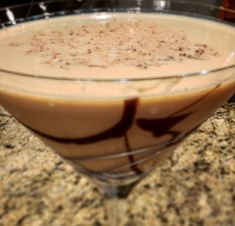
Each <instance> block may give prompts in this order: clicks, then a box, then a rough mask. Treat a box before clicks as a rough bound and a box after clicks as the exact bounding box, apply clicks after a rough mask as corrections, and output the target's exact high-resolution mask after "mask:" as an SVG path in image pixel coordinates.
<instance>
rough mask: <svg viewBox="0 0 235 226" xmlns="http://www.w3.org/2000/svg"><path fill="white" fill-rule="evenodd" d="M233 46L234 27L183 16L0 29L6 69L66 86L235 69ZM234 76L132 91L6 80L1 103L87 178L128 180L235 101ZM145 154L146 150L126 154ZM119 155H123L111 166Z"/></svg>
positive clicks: (114, 17)
mask: <svg viewBox="0 0 235 226" xmlns="http://www.w3.org/2000/svg"><path fill="white" fill-rule="evenodd" d="M82 26H83V27H82ZM101 31H102V32H101ZM77 34H78V35H77ZM220 34H223V36H221V35H220ZM218 35H219V36H218ZM234 38H235V29H234V28H232V27H230V26H226V25H222V24H219V23H218V24H217V23H214V22H208V21H204V20H200V19H190V18H186V17H178V16H166V15H164V16H163V15H147V14H138V15H137V14H93V15H92V16H71V17H61V18H58V19H49V20H46V21H43V20H42V21H37V22H31V23H25V24H23V25H20V26H17V27H15V28H9V29H5V30H2V31H1V32H0V59H1V60H0V68H4V69H10V70H13V71H19V72H21V73H29V74H37V75H48V76H52V77H61V78H66V77H72V78H88V77H89V78H98V79H101V78H108V79H110V78H125V77H128V78H141V77H143V76H146V77H154V76H155V77H159V76H164V75H165V76H167V75H172V74H185V73H192V72H195V71H202V70H206V69H215V68H220V67H224V66H229V65H232V64H234V63H235V54H234V53H235V43H234ZM125 40H126V41H125ZM221 43H222V44H221ZM6 53H8V54H6ZM234 77H235V72H234V69H233V68H231V69H228V70H225V71H220V72H214V73H209V74H208V75H200V76H199V75H198V76H190V77H185V78H173V79H167V80H148V81H136V82H129V83H128V82H125V81H124V82H123V83H114V82H82V81H76V82H71V81H67V82H65V81H60V80H57V81H53V80H46V79H37V78H29V77H20V78H19V76H13V75H10V74H7V73H4V72H0V103H1V105H2V106H3V107H5V108H6V109H7V110H8V111H9V112H10V113H11V114H12V115H13V116H15V117H16V119H18V120H19V121H20V122H22V123H23V124H24V125H25V126H27V127H28V128H31V130H33V131H34V132H35V133H36V134H37V135H39V137H40V138H41V139H42V140H43V141H44V142H45V143H46V144H47V145H49V146H50V147H52V149H53V150H55V151H56V152H58V153H59V154H61V155H62V156H64V157H66V158H69V159H70V160H71V161H72V162H73V163H74V164H75V166H76V167H78V168H79V169H80V170H81V171H85V172H86V171H91V172H95V173H97V172H99V173H101V172H102V173H111V174H112V175H119V176H120V175H121V174H122V173H129V174H130V175H132V174H138V173H141V172H144V171H146V170H147V169H148V168H149V167H151V166H153V165H156V164H157V162H159V161H160V160H161V159H162V158H164V157H165V156H167V155H168V154H170V153H172V151H173V150H174V149H175V148H176V147H177V145H179V144H180V142H181V141H182V138H183V137H184V136H186V135H187V134H188V132H189V131H191V130H192V129H194V128H195V127H197V126H198V125H199V124H200V123H201V122H202V121H203V120H205V119H206V118H207V117H208V116H209V115H210V114H211V113H212V112H214V111H215V110H216V109H217V108H218V107H219V106H220V105H221V104H222V103H223V102H224V101H225V100H226V99H227V98H229V97H230V96H231V95H232V94H233V92H234V90H235V78H234ZM125 119H127V121H125ZM130 121H131V123H130V125H129V126H127V124H128V123H129V122H130ZM120 124H122V125H121V126H120ZM125 125H126V126H127V127H126V129H123V127H125ZM118 127H119V129H120V127H122V128H121V129H120V130H121V132H119V134H118V131H117V130H118ZM112 128H115V129H113V130H112ZM105 131H108V132H110V131H111V132H110V133H105ZM40 134H41V135H40ZM102 134H103V135H102ZM107 134H111V135H107ZM97 136H98V138H97ZM60 138H63V139H62V140H60ZM87 138H88V139H87ZM68 140H69V141H68ZM146 147H150V148H149V150H148V151H146V150H145V151H143V152H138V153H135V154H133V155H128V156H126V155H125V153H129V152H130V151H133V150H139V149H142V148H146ZM153 147H155V148H153ZM118 153H124V155H123V156H121V157H115V158H113V157H114V156H113V157H112V158H110V157H107V155H112V154H118ZM101 156H106V158H105V159H103V158H101V159H100V158H99V157H101ZM91 157H92V158H94V159H93V160H91V159H89V158H91ZM136 161H138V162H137V163H133V162H136Z"/></svg>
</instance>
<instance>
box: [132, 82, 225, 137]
mask: <svg viewBox="0 0 235 226" xmlns="http://www.w3.org/2000/svg"><path fill="white" fill-rule="evenodd" d="M220 86H221V84H218V85H217V86H216V87H215V88H213V89H212V90H211V91H210V92H208V93H207V94H206V95H204V96H202V97H200V98H198V99H197V100H195V101H194V102H192V103H190V104H189V105H186V106H185V107H183V108H181V109H179V110H178V111H176V112H174V113H173V114H171V115H170V116H169V117H167V118H162V119H137V120H136V123H137V125H138V126H139V127H140V128H142V129H143V130H147V131H149V132H151V133H152V134H153V136H154V137H160V136H163V135H165V134H170V135H172V138H171V140H174V139H176V137H177V136H179V135H180V133H181V132H180V131H173V130H171V128H172V127H173V126H174V125H176V124H178V123H179V122H180V121H182V120H184V119H185V118H187V117H189V116H190V115H191V114H193V113H194V112H195V111H194V112H191V113H185V114H182V115H178V114H179V113H181V112H184V111H186V110H189V109H190V108H191V107H193V106H196V105H197V104H198V103H200V102H201V101H203V100H204V99H206V98H207V97H208V96H209V95H211V94H212V93H213V92H214V91H215V90H216V89H218V88H219V87H220ZM177 115H178V116H177Z"/></svg>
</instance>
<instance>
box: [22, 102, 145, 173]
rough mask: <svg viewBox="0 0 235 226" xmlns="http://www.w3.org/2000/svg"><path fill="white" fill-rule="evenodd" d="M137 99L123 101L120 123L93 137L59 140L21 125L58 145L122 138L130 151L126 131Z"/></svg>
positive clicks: (131, 119)
mask: <svg viewBox="0 0 235 226" xmlns="http://www.w3.org/2000/svg"><path fill="white" fill-rule="evenodd" d="M138 101H139V100H138V98H134V99H129V100H125V101H124V110H123V114H122V117H121V119H120V121H119V122H118V123H116V124H115V125H114V126H113V127H112V128H110V129H108V130H106V131H104V132H102V133H99V134H96V135H93V136H88V137H84V138H60V137H55V136H51V135H48V134H45V133H42V132H40V131H38V130H35V129H33V128H31V127H29V126H27V125H25V124H24V123H22V122H21V123H22V124H23V125H24V126H25V127H26V128H28V129H29V130H31V131H32V132H34V133H35V134H37V135H39V136H42V137H44V138H47V139H49V140H53V141H56V142H59V143H64V144H80V145H84V144H90V143H95V142H99V141H102V140H108V139H112V138H121V137H123V136H124V139H125V146H126V149H127V151H128V152H129V151H131V147H130V145H129V142H128V137H127V131H128V130H129V129H130V127H131V126H132V124H133V121H134V118H135V115H136V111H137V106H138ZM128 159H129V161H130V162H131V163H132V167H131V168H132V169H133V171H134V172H135V173H136V174H140V173H142V172H141V170H139V169H138V167H137V166H136V165H135V164H134V158H133V156H132V155H128Z"/></svg>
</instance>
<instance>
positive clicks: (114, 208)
mask: <svg viewBox="0 0 235 226" xmlns="http://www.w3.org/2000/svg"><path fill="white" fill-rule="evenodd" d="M135 185H136V183H132V184H128V185H123V186H114V185H103V186H101V189H102V192H103V193H104V195H105V198H106V200H105V202H106V203H105V205H106V211H107V217H108V225H109V226H134V224H132V223H131V222H130V219H129V217H128V202H127V197H128V195H129V193H130V192H131V190H132V188H133V187H134V186H135Z"/></svg>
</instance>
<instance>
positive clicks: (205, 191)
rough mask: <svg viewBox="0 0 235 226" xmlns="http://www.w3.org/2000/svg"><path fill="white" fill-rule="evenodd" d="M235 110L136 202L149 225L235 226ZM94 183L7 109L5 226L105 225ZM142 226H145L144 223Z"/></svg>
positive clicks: (1, 212)
mask: <svg viewBox="0 0 235 226" xmlns="http://www.w3.org/2000/svg"><path fill="white" fill-rule="evenodd" d="M234 151H235V104H226V105H225V106H224V107H222V108H220V109H219V110H218V111H217V112H216V114H215V115H214V116H213V117H211V118H210V119H209V120H207V121H206V122H205V123H204V124H203V125H202V126H201V127H200V128H199V129H198V130H197V131H196V132H195V133H194V134H192V135H191V136H190V137H189V138H188V139H187V140H186V141H185V142H184V144H183V145H182V146H181V147H179V148H178V149H177V151H176V152H175V154H174V155H173V157H172V158H171V159H166V160H165V161H164V162H163V163H162V164H161V166H159V167H158V168H157V169H156V170H155V171H154V172H153V173H152V174H151V175H150V176H149V177H147V178H146V179H144V180H143V181H142V182H141V183H140V184H139V185H137V186H136V188H135V189H134V190H133V193H132V194H131V195H130V197H129V198H128V202H129V204H130V210H129V214H130V217H131V218H133V219H134V220H136V222H138V225H142V226H155V225H156V226H181V225H182V226H235V152H234ZM103 204H104V200H103V198H101V197H100V195H99V193H98V191H97V189H96V188H95V187H94V185H93V184H92V183H90V182H89V181H88V180H87V179H85V178H82V177H80V176H79V175H78V174H77V173H75V172H74V170H73V169H72V167H70V165H68V164H67V163H66V162H64V161H63V160H62V159H61V158H60V157H58V156H57V155H55V154H54V153H53V152H52V151H50V150H49V149H48V148H46V147H45V146H44V145H43V144H42V143H41V142H40V141H39V140H38V139H37V138H35V137H33V136H31V135H30V133H29V132H28V131H27V130H26V129H25V128H24V127H23V126H21V125H19V123H18V122H16V121H15V120H14V119H13V118H12V117H11V116H10V115H9V114H7V113H6V112H4V111H3V110H2V109H0V226H67V225H68V226H101V225H105V221H106V216H105V211H104V208H103V207H102V206H103ZM136 226H137V225H136Z"/></svg>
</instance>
